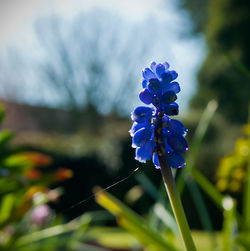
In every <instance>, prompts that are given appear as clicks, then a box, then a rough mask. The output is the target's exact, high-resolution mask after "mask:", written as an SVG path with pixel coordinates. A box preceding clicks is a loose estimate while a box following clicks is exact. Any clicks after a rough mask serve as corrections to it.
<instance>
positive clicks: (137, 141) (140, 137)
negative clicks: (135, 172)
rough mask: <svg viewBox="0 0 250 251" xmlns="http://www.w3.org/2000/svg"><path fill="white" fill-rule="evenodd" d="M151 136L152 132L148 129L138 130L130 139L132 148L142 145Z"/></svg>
mask: <svg viewBox="0 0 250 251" xmlns="http://www.w3.org/2000/svg"><path fill="white" fill-rule="evenodd" d="M151 135H152V131H151V129H150V128H144V127H143V128H141V129H139V130H138V131H137V132H136V133H135V135H134V137H133V138H132V147H134V148H136V147H140V146H142V145H144V144H145V143H146V142H147V141H148V140H149V139H150V138H151Z"/></svg>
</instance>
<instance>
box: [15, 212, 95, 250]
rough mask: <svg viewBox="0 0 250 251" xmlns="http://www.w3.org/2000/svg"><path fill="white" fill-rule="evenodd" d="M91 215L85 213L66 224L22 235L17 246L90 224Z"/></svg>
mask: <svg viewBox="0 0 250 251" xmlns="http://www.w3.org/2000/svg"><path fill="white" fill-rule="evenodd" d="M90 220H91V217H90V215H89V214H86V215H83V216H82V217H81V219H80V220H79V218H77V219H75V220H72V221H70V222H69V223H66V224H61V225H57V226H53V227H49V228H46V229H43V230H40V231H36V232H33V233H30V234H27V235H24V236H22V237H21V238H19V239H18V240H17V242H16V243H15V246H16V247H20V246H25V245H28V244H31V243H33V242H37V241H40V240H43V239H47V238H51V237H55V236H58V235H60V234H64V233H68V232H71V231H74V230H76V229H78V228H79V227H81V228H83V227H86V228H87V226H88V224H89V222H90Z"/></svg>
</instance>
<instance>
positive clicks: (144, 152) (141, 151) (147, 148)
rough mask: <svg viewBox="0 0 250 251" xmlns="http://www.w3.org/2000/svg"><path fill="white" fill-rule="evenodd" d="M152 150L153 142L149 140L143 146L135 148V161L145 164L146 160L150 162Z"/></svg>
mask: <svg viewBox="0 0 250 251" xmlns="http://www.w3.org/2000/svg"><path fill="white" fill-rule="evenodd" d="M154 148H155V142H154V141H153V140H149V141H148V142H147V143H146V144H144V145H143V146H141V147H138V148H136V151H135V159H136V160H138V161H140V162H142V163H145V162H146V160H150V159H151V158H152V152H153V150H154Z"/></svg>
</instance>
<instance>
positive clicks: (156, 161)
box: [153, 153, 160, 169]
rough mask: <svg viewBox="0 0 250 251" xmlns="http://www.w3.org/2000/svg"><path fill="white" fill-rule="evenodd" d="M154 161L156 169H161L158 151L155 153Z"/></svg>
mask: <svg viewBox="0 0 250 251" xmlns="http://www.w3.org/2000/svg"><path fill="white" fill-rule="evenodd" d="M153 163H154V165H155V168H156V169H160V162H159V158H158V154H157V153H153Z"/></svg>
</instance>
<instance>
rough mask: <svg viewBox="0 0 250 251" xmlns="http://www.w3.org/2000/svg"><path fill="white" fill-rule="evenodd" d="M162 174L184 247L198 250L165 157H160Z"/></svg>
mask: <svg viewBox="0 0 250 251" xmlns="http://www.w3.org/2000/svg"><path fill="white" fill-rule="evenodd" d="M159 161H160V166H161V173H162V177H163V181H164V184H165V187H166V190H167V193H168V197H169V200H170V203H171V206H172V209H173V212H174V215H175V219H176V221H177V224H178V227H179V230H180V233H181V237H182V240H183V242H184V246H185V248H186V250H188V251H194V250H196V248H195V245H194V242H193V239H192V236H191V231H190V229H189V226H188V223H187V219H186V216H185V212H184V209H183V207H182V204H181V200H180V197H179V194H178V191H177V188H176V185H175V181H174V178H173V175H172V171H171V168H170V166H169V165H168V164H167V162H166V160H165V158H164V157H163V156H161V157H160V156H159Z"/></svg>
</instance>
